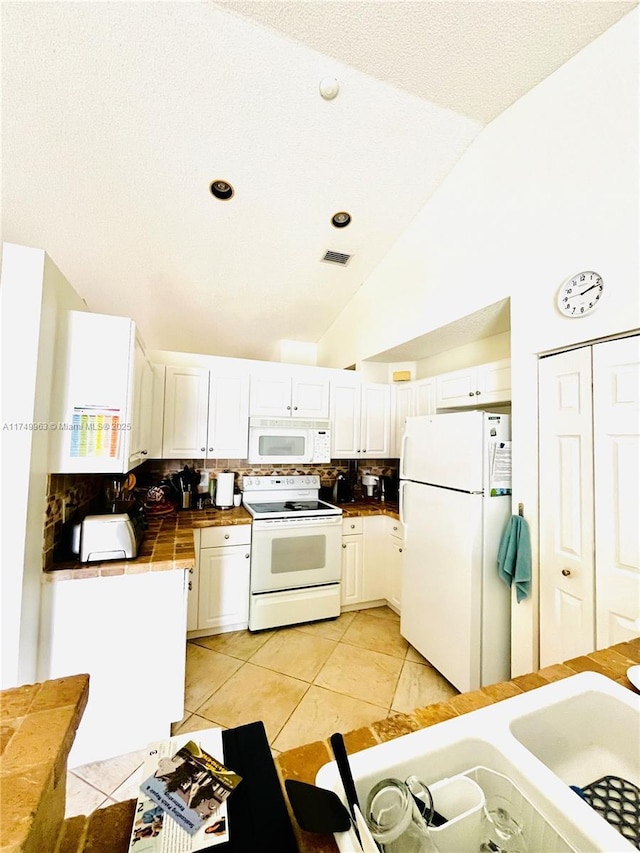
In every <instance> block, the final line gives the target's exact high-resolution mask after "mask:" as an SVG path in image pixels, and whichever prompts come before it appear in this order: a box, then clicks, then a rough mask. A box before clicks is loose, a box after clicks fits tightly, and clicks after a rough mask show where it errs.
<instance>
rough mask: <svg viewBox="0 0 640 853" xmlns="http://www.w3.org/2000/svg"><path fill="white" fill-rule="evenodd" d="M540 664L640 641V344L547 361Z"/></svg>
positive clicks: (542, 416) (543, 379)
mask: <svg viewBox="0 0 640 853" xmlns="http://www.w3.org/2000/svg"><path fill="white" fill-rule="evenodd" d="M539 434H540V663H541V666H547V665H549V664H552V663H557V662H558V661H562V660H568V659H570V658H572V657H576V656H578V655H583V654H587V653H588V652H590V651H593V650H594V649H596V648H604V647H606V646H609V645H612V644H614V643H617V642H622V641H624V640H627V639H629V638H631V637H635V636H638V635H639V634H640V567H639V566H640V557H639V551H640V548H639V540H640V534H639V526H638V518H639V517H640V515H639V514H640V500H639V491H640V456H639V447H640V338H639V337H638V336H634V337H629V338H623V339H620V340H615V341H606V342H602V343H599V344H594V345H593V346H585V347H582V348H579V349H575V350H571V351H568V352H564V353H559V354H558V355H554V356H549V357H547V358H544V359H541V361H540V365H539Z"/></svg>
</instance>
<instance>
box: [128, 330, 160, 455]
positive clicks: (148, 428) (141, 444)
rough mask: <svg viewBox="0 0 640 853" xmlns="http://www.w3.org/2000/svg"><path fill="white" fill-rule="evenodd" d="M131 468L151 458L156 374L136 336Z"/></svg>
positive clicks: (130, 447)
mask: <svg viewBox="0 0 640 853" xmlns="http://www.w3.org/2000/svg"><path fill="white" fill-rule="evenodd" d="M133 376H134V378H133V398H132V406H131V409H132V419H131V421H132V422H131V441H130V445H129V468H135V467H136V465H140V464H141V463H142V462H144V461H145V459H150V458H151V438H152V418H153V392H154V376H153V368H152V367H151V363H150V362H149V360H148V359H147V356H146V354H145V351H144V348H143V346H142V343H141V342H140V341H139V340H138V338H136V342H135V352H134V369H133Z"/></svg>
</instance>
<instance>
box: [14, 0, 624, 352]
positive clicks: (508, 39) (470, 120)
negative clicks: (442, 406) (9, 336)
mask: <svg viewBox="0 0 640 853" xmlns="http://www.w3.org/2000/svg"><path fill="white" fill-rule="evenodd" d="M636 5H637V3H636V0H629V1H628V2H627V1H626V0H620V1H618V0H601V2H589V1H588V0H585V2H582V0H570V2H554V0H506V2H502V0H477V2H467V0H382V1H381V2H366V1H365V2H359V0H315V2H314V0H308V2H306V1H305V0H287V2H282V0H269V2H264V0H229V2H224V0H223V1H222V2H217V3H214V2H208V0H201V2H127V0H124V2H109V0H107V2H86V3H84V2H69V3H67V2H30V3H24V2H11V0H4V2H2V8H1V11H2V119H3V129H2V239H3V240H4V241H9V242H13V243H20V244H24V245H30V246H37V247H41V248H44V249H46V251H47V252H48V253H49V255H50V256H51V257H52V258H53V260H54V262H55V263H56V264H57V265H58V267H59V268H60V269H61V270H62V271H63V273H64V274H65V276H66V277H67V278H68V279H69V280H70V281H71V282H72V284H73V285H74V287H75V288H76V290H77V291H78V292H79V293H80V295H81V296H82V297H84V299H85V300H86V302H87V305H88V307H89V308H90V310H93V311H101V312H107V313H113V314H123V315H126V316H131V317H133V318H134V320H135V321H136V323H137V324H138V326H139V328H140V331H141V334H142V336H143V338H144V340H145V342H146V344H147V345H148V346H149V347H151V348H155V349H168V350H177V351H186V352H201V353H210V354H213V355H227V356H234V357H241V358H256V359H266V360H270V359H278V357H279V346H278V344H279V341H281V340H290V341H291V340H292V341H301V342H308V343H314V342H317V341H318V340H319V339H320V337H321V336H322V335H323V334H324V332H325V331H326V330H327V328H328V327H329V326H330V325H331V323H332V321H333V320H334V318H335V317H336V316H337V315H338V313H339V312H340V311H341V309H342V308H343V307H344V305H345V304H346V303H347V302H348V301H349V299H350V298H351V297H352V296H353V294H354V293H355V292H356V291H357V289H358V288H359V287H360V286H361V285H362V284H363V283H364V282H365V281H366V279H367V277H368V276H369V275H370V274H371V272H372V271H373V269H374V268H375V266H376V265H377V264H378V263H379V262H380V260H381V259H382V258H383V257H384V255H385V254H386V253H387V252H388V251H389V249H390V248H391V246H392V245H393V243H394V242H395V240H396V239H397V238H398V236H399V234H400V233H401V232H402V230H403V229H404V228H406V226H407V225H408V224H409V223H410V222H411V220H412V219H413V217H414V216H415V215H416V214H417V213H418V211H419V210H420V209H421V208H422V207H423V205H424V204H425V203H426V202H427V200H428V199H429V197H430V196H431V194H432V193H433V192H434V191H435V189H436V188H437V187H438V185H439V184H440V183H441V182H442V181H443V180H444V179H445V178H446V175H447V174H448V173H449V171H450V170H451V169H452V168H453V167H454V165H455V163H456V162H457V160H458V159H459V158H460V157H461V156H462V154H463V153H464V151H465V149H466V148H467V147H468V146H469V144H471V142H472V141H473V139H474V137H475V136H476V135H477V134H478V133H479V132H481V130H482V128H483V127H484V126H485V125H486V124H487V123H488V122H490V121H491V120H492V119H493V118H495V117H496V116H497V115H499V114H500V113H501V112H502V111H503V110H505V109H506V108H507V107H509V105H510V104H512V103H513V102H514V101H516V100H517V99H518V98H520V97H521V96H522V95H523V94H524V93H526V92H527V91H528V90H530V89H531V88H532V87H533V86H535V85H536V84H537V83H539V82H540V81H541V80H543V79H544V78H545V77H547V76H548V75H549V74H551V73H553V71H554V70H555V69H557V68H558V67H559V66H560V65H562V64H563V63H564V62H566V61H567V60H568V59H569V58H570V57H571V56H573V55H574V54H575V53H577V52H578V51H579V50H581V49H582V48H583V47H584V46H585V45H586V44H588V43H589V42H590V41H592V40H593V39H594V38H596V37H597V36H598V35H600V34H601V33H602V32H604V31H605V30H606V29H608V28H609V27H610V26H611V25H612V24H614V23H615V22H616V21H617V20H618V19H620V18H621V17H622V16H623V15H625V14H626V13H627V12H629V11H631V9H632V8H634V7H635V6H636ZM326 77H328V78H336V79H337V80H338V81H339V92H338V95H337V97H335V98H334V99H333V100H325V99H323V98H322V97H321V95H320V91H319V83H320V81H321V80H322V79H324V78H326ZM216 178H219V179H223V180H227V181H229V182H231V183H232V184H233V186H234V187H235V195H234V196H233V198H231V199H230V200H227V201H219V200H217V199H214V198H213V196H212V195H211V193H210V191H209V186H210V184H211V182H212V181H213V180H214V179H216ZM342 210H346V211H348V212H349V213H350V214H351V216H352V222H351V224H350V225H349V226H348V227H346V228H341V229H336V228H335V227H333V225H332V224H331V217H332V215H333V214H334V213H336V212H337V211H342ZM328 250H330V251H334V252H338V253H341V254H345V255H348V256H350V260H349V262H348V263H347V264H346V265H345V266H342V265H336V264H331V263H326V262H324V261H323V260H322V258H323V256H324V255H325V253H326V252H327V251H328ZM477 326H478V324H477V323H475V324H474V323H471V324H469V328H470V329H471V328H476V329H477ZM470 334H471V332H470ZM447 340H448V338H447V336H446V335H445V336H444V337H443V339H442V345H443V346H444V345H446V341H447ZM457 340H458V341H459V338H458V339H457ZM402 353H403V354H404V356H405V357H409V356H408V355H407V353H409V355H410V353H411V348H408V349H407V348H404V349H402ZM396 355H400V350H399V351H398V353H397V354H396Z"/></svg>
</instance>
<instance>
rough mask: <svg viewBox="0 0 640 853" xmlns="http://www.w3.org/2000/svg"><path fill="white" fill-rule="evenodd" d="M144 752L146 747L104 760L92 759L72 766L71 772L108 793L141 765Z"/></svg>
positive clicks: (145, 752) (144, 755)
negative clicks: (89, 761)
mask: <svg viewBox="0 0 640 853" xmlns="http://www.w3.org/2000/svg"><path fill="white" fill-rule="evenodd" d="M146 754H147V751H146V749H140V750H138V751H137V752H128V753H126V754H125V755H117V756H115V757H114V758H106V759H105V760H104V761H92V762H91V763H90V764H83V765H82V766H81V767H74V768H73V773H74V775H75V776H77V777H78V778H80V779H82V780H83V781H84V782H88V783H89V784H90V785H93V787H94V788H98V789H99V790H100V791H103V792H104V793H105V794H110V793H111V792H112V791H115V789H116V788H117V787H118V785H121V784H122V783H123V782H124V781H125V779H127V778H128V777H129V776H131V774H132V773H133V772H134V771H135V770H137V769H138V768H139V767H141V766H142V764H143V762H144V759H145V757H146Z"/></svg>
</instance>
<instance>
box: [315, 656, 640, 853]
mask: <svg viewBox="0 0 640 853" xmlns="http://www.w3.org/2000/svg"><path fill="white" fill-rule="evenodd" d="M349 760H350V763H351V767H352V771H353V776H354V779H355V783H356V789H357V792H358V797H359V800H360V805H361V808H362V809H363V810H364V806H365V803H366V798H367V794H368V792H369V791H370V789H371V788H372V787H373V785H374V784H375V783H376V782H378V781H379V780H380V779H383V778H386V777H389V776H393V777H396V778H399V779H405V778H406V777H407V776H408V775H410V774H415V775H417V776H418V777H419V778H421V779H422V780H423V781H424V782H426V783H427V784H433V783H434V782H437V781H439V780H440V779H443V778H445V777H448V776H453V775H455V774H458V773H462V772H464V771H466V770H468V769H470V768H472V767H474V766H476V765H482V766H484V767H487V768H489V769H490V770H494V771H497V772H499V773H502V774H504V775H506V776H508V777H509V778H510V779H511V780H512V782H513V783H514V784H515V785H516V786H517V787H518V788H519V789H520V791H521V792H522V794H523V795H524V797H525V799H526V800H527V801H528V802H529V803H530V804H531V805H532V806H533V808H534V809H535V810H537V811H538V812H539V813H540V814H541V815H543V817H544V818H545V820H546V821H547V822H548V823H549V824H550V825H551V827H552V828H553V829H554V830H555V832H557V833H558V834H559V835H560V836H561V839H564V841H559V842H558V845H557V846H555V847H552V846H549V845H548V843H547V842H545V843H547V846H538V848H537V849H538V851H540V850H544V853H553V850H554V849H555V850H567V849H571V848H573V849H575V850H576V851H579V852H580V853H582V851H586V850H589V851H603V853H617V851H620V853H624V851H633V850H635V847H634V846H633V845H632V844H630V843H629V842H628V841H627V840H626V839H624V838H623V837H622V835H620V834H619V833H618V832H617V830H615V829H614V828H613V827H612V826H610V825H609V824H608V823H607V822H606V821H605V820H604V819H603V818H601V817H600V816H599V815H598V814H597V813H596V812H595V811H594V810H593V809H592V808H591V807H590V806H589V805H588V804H587V803H585V802H584V801H583V800H581V798H580V797H579V796H578V795H577V794H576V793H575V792H574V791H572V790H571V789H570V788H569V785H579V786H583V785H585V784H587V783H588V782H592V781H594V780H595V779H597V778H599V777H600V776H603V775H611V774H612V775H619V776H622V777H624V778H626V779H628V780H629V781H630V782H634V783H635V784H640V778H639V777H640V766H639V765H640V697H639V696H637V695H636V694H635V693H633V692H632V691H630V690H627V689H626V688H624V687H622V686H621V685H619V684H616V683H615V682H613V681H611V680H610V679H609V678H606V677H605V676H603V675H599V674H597V673H593V672H585V673H580V674H579V675H574V676H571V677H569V678H566V679H563V680H562V681H558V682H555V683H553V684H549V685H546V686H544V687H540V688H538V689H536V690H531V691H529V692H528V693H524V694H522V695H521V696H514V697H513V698H511V699H506V700H504V701H502V702H497V703H496V704H494V705H491V706H489V707H486V708H481V709H479V710H478V711H473V712H471V713H469V714H464V715H462V716H460V717H456V718H454V719H452V720H446V721H445V722H443V723H438V724H437V725H434V726H431V727H429V728H426V729H422V730H420V731H417V732H412V733H411V734H408V735H404V736H402V737H399V738H396V739H395V740H392V741H388V742H387V743H384V744H380V745H379V746H374V747H370V748H369V749H365V750H363V751H361V752H357V753H354V754H353V755H351V756H350V757H349ZM316 784H317V785H319V786H321V787H324V788H330V789H331V790H334V791H336V793H338V795H339V796H340V797H342V798H343V799H344V792H343V789H342V784H341V781H340V777H339V774H338V771H337V767H336V764H335V762H333V761H332V762H329V763H328V764H325V765H324V766H323V767H321V768H320V770H319V771H318V774H317V776H316ZM336 841H337V844H338V847H339V849H340V851H341V853H348V851H350V850H353V840H352V838H351V837H350V834H349V833H339V834H336ZM564 842H566V844H565V843H564ZM537 843H538V845H541V844H542V842H540V841H538V842H537ZM567 845H568V846H567ZM532 853H533V851H532Z"/></svg>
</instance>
